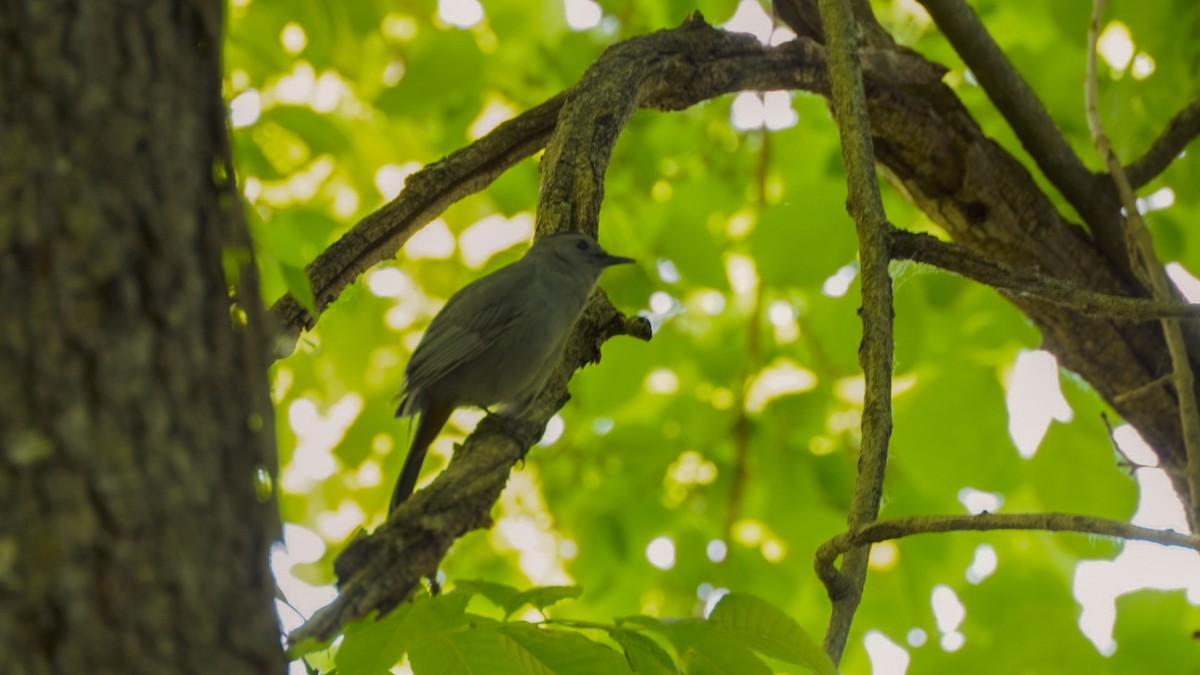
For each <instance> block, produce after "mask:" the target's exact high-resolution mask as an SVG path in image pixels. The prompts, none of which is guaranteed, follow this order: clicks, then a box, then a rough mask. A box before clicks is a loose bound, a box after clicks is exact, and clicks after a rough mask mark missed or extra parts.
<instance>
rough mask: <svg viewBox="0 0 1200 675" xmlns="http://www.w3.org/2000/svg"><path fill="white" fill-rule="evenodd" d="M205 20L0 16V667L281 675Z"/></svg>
mask: <svg viewBox="0 0 1200 675" xmlns="http://www.w3.org/2000/svg"><path fill="white" fill-rule="evenodd" d="M222 6H223V3H222V2H220V1H219V0H205V1H200V0H197V1H195V2H180V1H177V0H144V1H140V2H115V1H112V0H73V1H66V0H60V1H48V2H39V3H34V2H20V1H19V0H4V1H3V2H0V316H3V317H4V318H3V323H2V324H0V513H3V517H2V518H0V664H3V665H2V666H0V669H3V670H4V672H7V673H22V674H23V673H30V674H32V673H37V674H44V673H70V674H72V675H73V674H76V673H97V674H98V673H121V674H129V673H154V674H155V675H158V674H161V673H190V672H195V673H269V672H283V671H284V668H285V662H284V658H283V655H282V653H281V651H280V649H279V633H278V626H277V621H276V617H275V613H274V607H273V594H274V586H273V583H272V580H271V575H270V571H269V568H268V566H267V551H268V546H269V545H270V542H271V541H272V539H273V538H274V534H275V524H274V523H275V517H274V516H273V513H274V508H273V502H271V501H270V500H263V499H260V498H259V497H258V495H257V490H256V487H255V474H256V472H257V471H268V470H271V469H273V467H272V463H273V457H272V453H271V448H272V443H273V438H272V436H273V435H272V434H271V433H269V430H270V429H271V428H272V426H271V417H270V414H269V405H268V402H267V400H266V398H265V397H264V396H263V393H264V392H265V370H264V367H263V360H262V357H261V349H257V348H256V347H255V345H256V344H260V343H259V342H258V341H257V340H252V339H248V336H254V331H253V330H252V329H253V328H254V327H255V324H254V318H255V316H254V314H255V313H254V312H252V311H251V312H249V315H250V319H251V321H250V322H249V323H242V322H240V321H239V322H238V324H239V326H237V327H235V325H234V323H235V322H233V321H231V316H233V315H235V314H236V315H238V316H241V313H240V312H236V313H234V314H231V306H230V296H229V290H228V283H227V281H226V276H225V272H224V271H223V269H222V259H223V256H225V257H227V259H229V260H233V259H239V258H240V259H241V260H242V261H243V262H244V260H245V256H244V255H241V256H239V255H237V254H238V252H239V249H238V248H237V247H238V246H240V245H241V242H240V241H239V239H238V237H237V233H238V229H237V227H236V226H235V225H236V223H237V222H238V219H237V216H236V214H237V210H238V208H239V204H240V203H239V202H238V201H237V199H236V198H235V197H234V194H235V192H234V190H233V189H232V186H231V183H230V179H229V172H228V168H229V163H228V142H227V138H226V129H225V123H224V112H223V106H222V103H221V98H220V91H221V90H220V84H221V79H220V78H221V67H220V44H221V43H220V25H221V20H222V18H221V7H222ZM243 252H244V250H243ZM231 254H232V255H231ZM247 269H248V268H245V267H243V274H245V272H246V270H247ZM242 281H246V282H248V281H252V277H250V276H245V277H244V278H243V279H242ZM251 287H252V284H251ZM254 337H257V336H254ZM264 432H266V433H264Z"/></svg>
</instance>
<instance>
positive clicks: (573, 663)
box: [496, 622, 633, 675]
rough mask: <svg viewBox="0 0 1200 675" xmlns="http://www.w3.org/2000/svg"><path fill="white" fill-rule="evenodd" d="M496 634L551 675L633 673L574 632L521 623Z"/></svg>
mask: <svg viewBox="0 0 1200 675" xmlns="http://www.w3.org/2000/svg"><path fill="white" fill-rule="evenodd" d="M496 630H498V631H499V632H500V633H502V634H503V635H505V636H507V637H508V638H509V639H511V640H512V641H513V642H515V643H517V644H519V645H520V646H521V647H522V648H523V649H524V650H525V651H526V652H528V653H529V655H530V656H531V657H533V658H534V659H536V661H537V662H538V663H539V664H541V665H542V666H544V667H545V668H546V669H547V670H548V671H549V672H552V673H563V674H564V675H565V674H566V673H570V674H571V675H609V674H610V673H611V674H614V675H616V674H619V673H630V672H633V671H631V670H630V668H629V665H628V664H627V663H626V662H625V659H623V658H621V655H620V654H619V653H617V651H616V650H614V649H612V648H611V647H608V646H605V645H603V644H600V643H598V642H594V641H592V640H589V639H588V638H587V637H586V636H584V635H582V634H580V633H577V632H574V631H561V630H547V629H543V628H537V627H535V626H533V625H530V624H528V623H525V622H516V623H505V624H499V625H497V627H496Z"/></svg>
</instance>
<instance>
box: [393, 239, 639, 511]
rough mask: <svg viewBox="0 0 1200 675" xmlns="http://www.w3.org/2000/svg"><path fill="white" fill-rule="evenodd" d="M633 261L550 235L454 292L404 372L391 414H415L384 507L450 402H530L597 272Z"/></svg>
mask: <svg viewBox="0 0 1200 675" xmlns="http://www.w3.org/2000/svg"><path fill="white" fill-rule="evenodd" d="M631 262H633V261H632V260H630V259H629V258H622V257H619V256H613V255H609V254H608V253H605V252H604V250H603V249H602V248H600V245H599V244H597V243H596V242H595V240H593V239H591V238H590V237H588V236H586V235H582V234H577V233H563V234H555V235H551V236H549V237H545V238H543V239H539V240H537V241H535V242H534V243H533V246H531V247H530V248H529V250H528V251H526V252H525V255H524V256H522V258H521V259H520V260H518V261H517V262H515V263H513V264H511V265H508V266H506V267H502V268H500V269H498V270H496V271H495V272H493V273H491V274H489V275H487V276H485V277H482V278H480V279H477V280H476V281H474V282H472V283H470V284H467V285H466V286H464V287H463V288H462V289H460V290H459V291H458V292H457V293H455V294H454V295H453V296H451V297H450V300H449V301H447V302H446V305H445V306H444V307H442V309H441V311H439V312H438V313H437V315H436V316H434V317H433V321H431V322H430V323H429V328H427V329H426V330H425V334H424V335H423V336H422V337H421V341H420V343H418V344H417V349H416V350H415V351H414V352H413V355H412V359H410V360H409V362H408V366H407V367H406V368H405V370H404V386H403V389H402V390H401V392H400V393H401V396H402V398H401V401H400V407H399V408H398V409H397V410H396V416H397V417H408V416H410V415H420V420H419V422H418V423H417V432H416V434H415V436H414V437H413V442H412V446H411V447H410V448H409V450H408V457H406V458H405V460H404V468H403V469H402V470H401V472H400V479H399V480H398V481H397V482H396V489H395V492H393V493H392V502H391V507H390V509H389V512H390V511H393V510H395V509H396V507H397V506H399V505H400V504H401V503H402V502H403V501H404V500H405V499H408V497H409V495H411V494H412V491H413V488H414V487H415V486H416V483H417V476H418V475H419V474H420V472H421V464H422V463H423V462H424V460H425V453H426V451H427V450H428V449H429V444H430V443H432V442H433V439H434V438H436V437H437V435H438V432H440V431H441V429H442V426H444V425H445V424H446V420H447V419H449V417H450V413H452V412H453V411H454V409H455V408H459V407H465V406H474V407H479V408H484V409H488V410H491V409H493V408H496V412H498V413H500V414H502V415H507V416H514V415H518V414H520V413H521V412H522V411H524V410H525V408H527V407H528V406H529V404H530V403H532V402H533V399H534V397H535V396H537V394H538V392H540V391H541V389H542V386H543V385H545V383H546V379H547V378H548V377H549V376H550V373H551V372H552V371H553V370H554V367H555V365H557V364H558V359H559V356H560V355H561V354H562V350H563V347H564V345H565V344H566V340H567V336H568V335H569V334H570V332H571V327H572V326H573V325H574V324H575V321H576V319H578V318H579V315H580V313H581V312H582V311H583V306H584V303H586V302H587V299H588V296H589V295H591V293H592V290H593V289H594V288H595V287H596V282H597V281H598V280H599V279H600V273H601V272H603V271H604V269H605V268H607V267H609V266H611V265H618V264H622V263H631Z"/></svg>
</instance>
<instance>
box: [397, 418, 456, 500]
mask: <svg viewBox="0 0 1200 675" xmlns="http://www.w3.org/2000/svg"><path fill="white" fill-rule="evenodd" d="M402 407H403V406H402ZM452 412H454V406H452V405H444V404H443V405H439V404H433V403H431V404H430V405H429V406H427V407H426V410H424V411H423V412H422V413H421V418H420V420H419V421H418V422H417V433H416V435H415V436H414V437H413V442H412V445H411V446H409V448H408V456H407V457H405V458H404V468H403V469H401V470H400V479H399V480H398V481H396V489H395V491H393V492H392V503H391V506H389V507H388V515H389V516H390V515H391V514H392V512H393V511H395V510H396V507H398V506H400V505H401V504H402V503H404V500H406V499H408V498H409V496H410V495H412V493H413V489H414V488H415V487H416V486H417V477H418V476H420V475H421V465H422V464H423V463H424V462H425V453H426V451H428V450H429V445H430V444H431V443H433V439H435V438H437V435H438V433H439V432H440V431H441V430H442V427H443V426H445V425H446V420H448V419H450V413H452Z"/></svg>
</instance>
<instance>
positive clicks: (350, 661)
mask: <svg viewBox="0 0 1200 675" xmlns="http://www.w3.org/2000/svg"><path fill="white" fill-rule="evenodd" d="M412 607H413V606H412V605H402V606H400V607H398V608H396V610H395V611H393V612H392V613H391V614H388V615H387V616H385V617H383V618H382V619H379V620H376V618H375V617H374V616H369V617H367V618H365V619H362V620H360V621H355V622H354V623H352V624H350V625H349V626H347V627H346V630H345V632H344V636H345V637H344V639H343V640H342V644H341V645H339V646H338V650H337V655H336V656H335V657H334V663H336V664H337V667H338V672H339V673H341V675H378V674H379V673H386V672H387V670H388V669H389V668H391V667H392V666H394V665H395V664H396V663H397V662H399V661H400V659H401V658H402V657H403V656H404V652H405V650H406V649H407V644H406V643H405V640H404V638H405V636H406V631H405V627H404V622H405V619H406V618H407V617H408V613H409V612H410V611H411V610H412Z"/></svg>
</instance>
